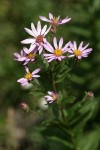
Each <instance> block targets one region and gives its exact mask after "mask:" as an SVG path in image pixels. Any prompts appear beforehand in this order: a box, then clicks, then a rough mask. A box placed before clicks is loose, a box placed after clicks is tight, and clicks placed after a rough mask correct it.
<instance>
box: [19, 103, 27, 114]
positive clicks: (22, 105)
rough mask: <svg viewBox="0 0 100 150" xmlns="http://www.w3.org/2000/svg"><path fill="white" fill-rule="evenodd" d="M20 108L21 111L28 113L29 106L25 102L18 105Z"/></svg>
mask: <svg viewBox="0 0 100 150" xmlns="http://www.w3.org/2000/svg"><path fill="white" fill-rule="evenodd" d="M20 107H21V109H23V110H25V111H27V112H28V111H29V106H28V105H27V104H26V103H25V102H22V103H21V104H20Z"/></svg>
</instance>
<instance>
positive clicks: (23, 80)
mask: <svg viewBox="0 0 100 150" xmlns="http://www.w3.org/2000/svg"><path fill="white" fill-rule="evenodd" d="M25 70H26V74H25V76H24V78H21V79H19V80H17V82H19V83H20V84H21V85H22V86H24V85H25V84H27V83H28V82H30V81H31V80H32V79H33V78H38V77H40V75H37V73H38V72H39V71H40V68H38V69H36V70H34V71H33V72H32V73H31V72H30V70H29V68H28V67H26V66H25Z"/></svg>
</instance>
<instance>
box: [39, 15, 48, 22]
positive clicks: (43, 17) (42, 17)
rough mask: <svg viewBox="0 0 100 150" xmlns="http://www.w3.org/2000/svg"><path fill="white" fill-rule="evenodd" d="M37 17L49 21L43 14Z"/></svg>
mask: <svg viewBox="0 0 100 150" xmlns="http://www.w3.org/2000/svg"><path fill="white" fill-rule="evenodd" d="M39 18H40V19H41V20H43V21H46V22H50V20H49V19H47V18H46V17H45V16H39Z"/></svg>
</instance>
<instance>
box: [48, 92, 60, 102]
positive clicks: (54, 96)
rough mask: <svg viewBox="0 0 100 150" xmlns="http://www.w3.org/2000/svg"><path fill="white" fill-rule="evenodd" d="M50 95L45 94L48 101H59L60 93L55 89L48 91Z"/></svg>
mask: <svg viewBox="0 0 100 150" xmlns="http://www.w3.org/2000/svg"><path fill="white" fill-rule="evenodd" d="M47 93H48V95H46V96H45V98H46V100H47V102H48V103H53V102H55V101H57V99H58V93H55V92H53V91H48V92H47Z"/></svg>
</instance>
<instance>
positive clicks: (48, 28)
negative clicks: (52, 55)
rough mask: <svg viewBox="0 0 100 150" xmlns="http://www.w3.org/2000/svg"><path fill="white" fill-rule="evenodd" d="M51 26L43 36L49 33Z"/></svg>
mask: <svg viewBox="0 0 100 150" xmlns="http://www.w3.org/2000/svg"><path fill="white" fill-rule="evenodd" d="M50 29H51V26H50V27H49V28H48V29H47V31H46V32H45V33H44V34H43V35H44V36H45V35H46V34H47V33H48V32H49V31H50Z"/></svg>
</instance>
